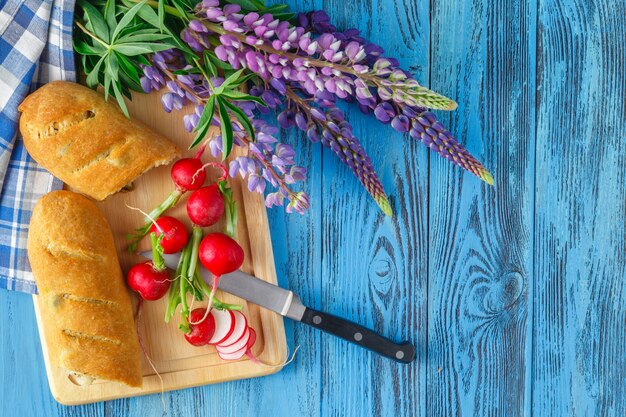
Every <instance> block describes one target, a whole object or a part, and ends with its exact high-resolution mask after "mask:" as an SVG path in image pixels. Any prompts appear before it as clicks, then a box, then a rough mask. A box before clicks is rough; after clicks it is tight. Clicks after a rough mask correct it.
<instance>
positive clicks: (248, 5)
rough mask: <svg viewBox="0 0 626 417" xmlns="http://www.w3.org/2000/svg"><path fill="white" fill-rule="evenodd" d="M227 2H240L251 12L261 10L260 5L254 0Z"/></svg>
mask: <svg viewBox="0 0 626 417" xmlns="http://www.w3.org/2000/svg"><path fill="white" fill-rule="evenodd" d="M226 2H227V3H231V4H238V5H240V6H241V8H242V9H244V10H249V11H251V12H256V11H259V10H260V8H259V6H258V5H256V4H254V2H253V1H252V0H226Z"/></svg>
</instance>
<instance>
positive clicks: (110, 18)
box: [104, 0, 117, 33]
mask: <svg viewBox="0 0 626 417" xmlns="http://www.w3.org/2000/svg"><path fill="white" fill-rule="evenodd" d="M104 17H105V19H106V22H107V26H108V27H109V33H111V32H113V31H114V30H115V27H116V26H117V19H115V0H107V2H106V4H105V5H104Z"/></svg>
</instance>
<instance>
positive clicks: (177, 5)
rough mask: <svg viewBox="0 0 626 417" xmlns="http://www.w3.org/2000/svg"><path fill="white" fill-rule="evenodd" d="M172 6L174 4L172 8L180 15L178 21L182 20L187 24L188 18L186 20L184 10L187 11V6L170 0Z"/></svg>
mask: <svg viewBox="0 0 626 417" xmlns="http://www.w3.org/2000/svg"><path fill="white" fill-rule="evenodd" d="M172 4H174V7H175V8H176V10H178V13H180V15H181V17H180V19H183V20H184V21H186V22H188V21H189V18H187V10H185V9H188V5H183V4H181V3H179V2H177V1H176V0H172Z"/></svg>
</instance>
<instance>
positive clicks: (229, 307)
mask: <svg viewBox="0 0 626 417" xmlns="http://www.w3.org/2000/svg"><path fill="white" fill-rule="evenodd" d="M195 282H196V283H197V284H198V286H199V287H200V288H201V289H202V292H203V293H204V294H205V295H206V296H207V297H208V296H210V295H211V287H209V285H208V284H207V283H206V282H205V281H204V279H202V275H201V274H200V267H199V266H198V268H196V276H195ZM213 306H214V307H215V308H217V309H218V310H237V311H239V310H241V309H242V308H243V307H242V306H241V305H240V304H229V303H225V302H223V301H220V300H219V299H218V298H217V297H213Z"/></svg>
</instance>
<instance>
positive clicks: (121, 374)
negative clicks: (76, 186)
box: [28, 191, 142, 387]
mask: <svg viewBox="0 0 626 417" xmlns="http://www.w3.org/2000/svg"><path fill="white" fill-rule="evenodd" d="M28 258H29V260H30V264H31V267H32V270H33V274H34V275H35V280H36V282H37V288H38V291H39V297H38V301H39V305H40V309H41V317H42V320H43V326H44V332H45V336H46V341H47V345H48V350H49V353H50V360H51V361H52V364H53V365H55V366H58V367H60V368H62V369H65V370H66V371H67V372H68V373H78V374H83V375H86V376H88V377H92V378H96V379H103V380H110V381H118V382H122V383H124V384H127V385H130V386H133V387H140V386H141V382H142V372H141V356H140V351H139V343H138V339H137V332H136V327H135V322H134V319H133V308H132V304H131V301H130V297H129V295H128V291H127V290H126V287H125V285H124V280H123V276H122V271H121V268H120V265H119V262H118V259H117V253H116V251H115V245H114V242H113V234H112V233H111V229H110V228H109V225H108V223H107V221H106V219H105V217H104V215H103V214H102V212H100V210H99V209H98V208H97V207H96V205H95V204H94V203H92V202H91V201H90V200H88V199H87V198H85V197H83V196H81V195H79V194H76V193H73V192H70V191H54V192H51V193H49V194H47V195H45V196H44V197H42V198H41V199H40V200H39V201H38V202H37V204H36V206H35V209H34V211H33V215H32V217H31V221H30V230H29V234H28Z"/></svg>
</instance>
